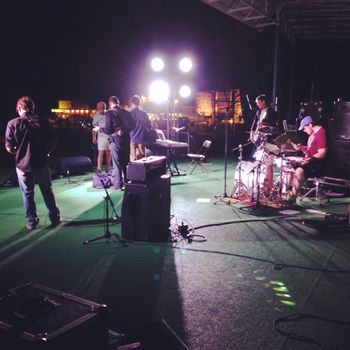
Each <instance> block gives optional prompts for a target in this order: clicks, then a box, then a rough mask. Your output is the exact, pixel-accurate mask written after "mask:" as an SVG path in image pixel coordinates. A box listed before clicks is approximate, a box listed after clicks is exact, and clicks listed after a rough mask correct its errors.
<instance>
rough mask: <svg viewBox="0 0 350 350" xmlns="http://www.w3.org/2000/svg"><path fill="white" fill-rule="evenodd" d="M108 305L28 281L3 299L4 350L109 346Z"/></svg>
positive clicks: (0, 337)
mask: <svg viewBox="0 0 350 350" xmlns="http://www.w3.org/2000/svg"><path fill="white" fill-rule="evenodd" d="M107 311H108V310H107V307H106V306H105V305H103V304H97V303H94V302H92V301H88V300H85V299H82V298H79V297H76V296H74V295H71V294H67V293H64V292H60V291H57V290H54V289H50V288H48V287H45V286H42V285H39V284H36V283H32V282H30V283H26V284H23V285H21V286H18V287H16V288H14V289H11V290H9V292H8V293H7V295H5V296H4V297H2V298H0V348H1V349H3V350H7V349H9V350H19V349H26V350H37V349H38V350H39V349H40V350H41V349H43V350H62V349H63V350H64V349H66V350H68V349H69V350H70V349H84V350H96V349H99V350H104V349H108V325H107V321H108V319H107V316H108V312H107Z"/></svg>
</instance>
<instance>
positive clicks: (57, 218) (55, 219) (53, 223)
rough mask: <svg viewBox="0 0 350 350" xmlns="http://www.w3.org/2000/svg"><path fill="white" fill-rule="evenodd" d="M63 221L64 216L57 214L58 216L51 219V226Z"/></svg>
mask: <svg viewBox="0 0 350 350" xmlns="http://www.w3.org/2000/svg"><path fill="white" fill-rule="evenodd" d="M61 222H62V218H61V217H60V216H57V217H56V218H54V219H52V220H51V225H50V227H56V226H58V225H59V224H60V223H61Z"/></svg>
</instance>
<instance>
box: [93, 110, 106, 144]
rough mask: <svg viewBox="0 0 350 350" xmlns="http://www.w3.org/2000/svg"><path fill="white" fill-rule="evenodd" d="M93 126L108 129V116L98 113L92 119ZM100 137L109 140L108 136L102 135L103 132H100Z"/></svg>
mask: <svg viewBox="0 0 350 350" xmlns="http://www.w3.org/2000/svg"><path fill="white" fill-rule="evenodd" d="M92 125H93V126H99V127H100V128H105V127H106V115H105V114H101V113H100V112H97V113H96V114H95V115H94V116H93V118H92ZM98 137H99V138H107V135H106V134H104V133H102V132H101V131H99V132H98Z"/></svg>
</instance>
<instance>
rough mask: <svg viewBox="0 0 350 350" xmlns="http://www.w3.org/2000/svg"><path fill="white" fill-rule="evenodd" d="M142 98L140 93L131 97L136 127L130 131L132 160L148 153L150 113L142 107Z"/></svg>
mask: <svg viewBox="0 0 350 350" xmlns="http://www.w3.org/2000/svg"><path fill="white" fill-rule="evenodd" d="M140 105H141V98H140V96H138V95H134V96H133V97H131V108H130V113H131V117H132V119H133V121H134V128H133V129H132V130H131V131H130V160H131V161H133V160H136V159H141V158H143V157H145V154H146V145H145V144H146V137H147V133H148V131H149V130H150V129H151V127H152V125H151V121H150V120H149V117H148V114H147V113H146V112H145V111H143V110H142V109H140Z"/></svg>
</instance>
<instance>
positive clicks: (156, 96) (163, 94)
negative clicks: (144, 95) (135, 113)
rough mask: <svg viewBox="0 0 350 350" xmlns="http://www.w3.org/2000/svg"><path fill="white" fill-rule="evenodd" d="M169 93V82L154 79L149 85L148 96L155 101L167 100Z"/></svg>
mask: <svg viewBox="0 0 350 350" xmlns="http://www.w3.org/2000/svg"><path fill="white" fill-rule="evenodd" d="M169 95H170V88H169V84H168V83H167V82H166V81H164V80H156V81H154V82H153V83H151V85H150V87H149V98H150V100H151V101H153V102H156V103H162V102H165V101H168V99H169Z"/></svg>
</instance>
